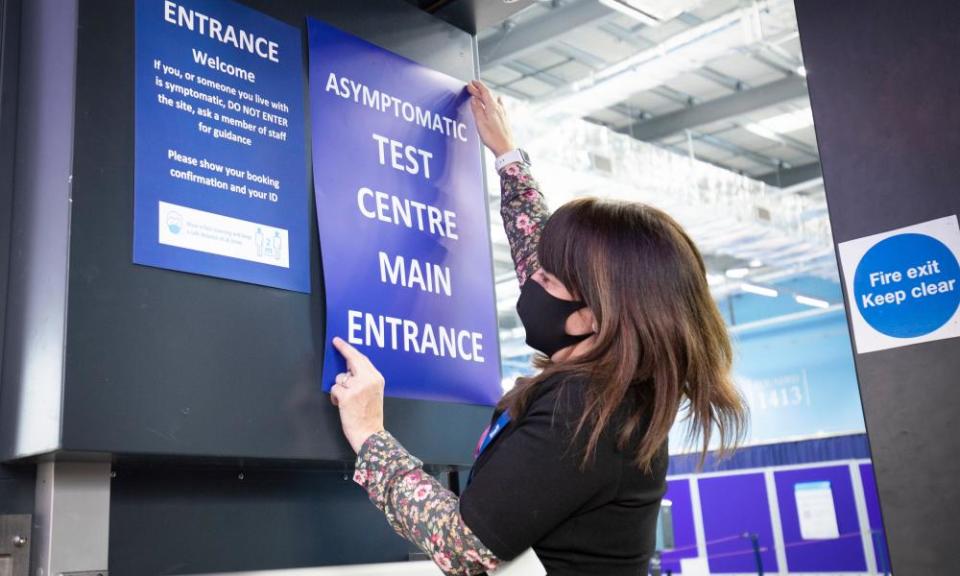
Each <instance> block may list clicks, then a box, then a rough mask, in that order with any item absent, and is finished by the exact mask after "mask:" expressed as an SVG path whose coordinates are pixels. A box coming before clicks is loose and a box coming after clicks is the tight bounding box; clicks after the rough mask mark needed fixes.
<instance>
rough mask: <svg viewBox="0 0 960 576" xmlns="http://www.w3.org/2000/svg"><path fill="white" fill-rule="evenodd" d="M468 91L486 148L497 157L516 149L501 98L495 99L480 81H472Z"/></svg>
mask: <svg viewBox="0 0 960 576" xmlns="http://www.w3.org/2000/svg"><path fill="white" fill-rule="evenodd" d="M467 91H468V92H470V95H471V96H472V98H470V108H471V109H472V110H473V116H474V118H476V119H477V132H479V133H480V140H482V141H483V143H484V144H485V145H486V147H487V148H489V149H490V151H491V152H493V153H494V155H496V156H502V155H504V154H506V153H507V152H509V151H511V150H513V149H514V148H516V146H514V144H513V134H512V133H511V132H510V124H509V123H508V122H507V113H506V111H505V110H504V109H503V103H502V102H501V101H500V98H494V96H493V94H491V93H490V89H489V88H487V87H486V85H485V84H484V83H483V82H481V81H479V80H471V81H470V83H469V84H467Z"/></svg>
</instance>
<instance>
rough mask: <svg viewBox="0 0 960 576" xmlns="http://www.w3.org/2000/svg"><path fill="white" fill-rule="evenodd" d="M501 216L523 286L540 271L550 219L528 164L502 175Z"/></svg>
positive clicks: (515, 165)
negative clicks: (540, 250) (543, 239)
mask: <svg viewBox="0 0 960 576" xmlns="http://www.w3.org/2000/svg"><path fill="white" fill-rule="evenodd" d="M500 215H501V216H502V217H503V227H504V229H505V230H506V231H507V240H508V241H509V242H510V252H511V254H512V255H513V264H514V266H516V268H517V278H518V279H519V280H520V285H521V286H523V283H524V282H526V281H527V278H529V277H530V276H531V275H532V274H533V273H534V272H536V271H537V270H538V269H539V268H540V263H539V262H538V261H537V244H539V243H540V234H541V232H542V230H543V225H544V224H546V223H547V218H549V217H550V211H549V210H547V203H546V202H545V201H544V199H543V194H541V193H540V185H539V184H538V183H537V181H536V180H534V178H533V176H532V175H531V174H530V167H529V166H527V165H525V164H519V163H515V164H510V165H508V166H507V167H506V168H504V169H503V171H502V172H501V173H500Z"/></svg>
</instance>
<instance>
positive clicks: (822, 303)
mask: <svg viewBox="0 0 960 576" xmlns="http://www.w3.org/2000/svg"><path fill="white" fill-rule="evenodd" d="M793 299H794V300H796V301H797V304H804V305H806V306H813V307H814V308H829V307H830V303H829V302H827V301H826V300H820V299H819V298H810V297H809V296H801V295H800V294H797V295H795V296H794V297H793Z"/></svg>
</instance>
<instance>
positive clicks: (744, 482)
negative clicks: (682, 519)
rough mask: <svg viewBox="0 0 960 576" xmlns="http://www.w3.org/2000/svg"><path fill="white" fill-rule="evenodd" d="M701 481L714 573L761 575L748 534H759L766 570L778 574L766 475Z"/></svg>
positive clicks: (742, 475)
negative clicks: (758, 573)
mask: <svg viewBox="0 0 960 576" xmlns="http://www.w3.org/2000/svg"><path fill="white" fill-rule="evenodd" d="M697 482H698V486H699V489H700V508H701V513H702V514H703V532H704V536H705V538H706V544H707V556H708V557H709V560H710V562H709V564H710V572H712V573H715V574H730V573H756V572H757V563H756V560H755V558H754V553H753V548H752V545H751V543H750V540H749V539H748V538H745V537H744V534H756V535H757V537H758V538H759V541H760V544H761V546H762V548H761V554H760V556H761V558H762V560H763V567H764V570H765V571H771V572H776V571H777V570H778V569H779V567H778V566H777V557H776V553H775V550H774V547H773V542H774V538H773V524H772V522H771V521H770V502H769V500H768V498H767V487H766V481H765V479H764V477H763V474H762V473H751V474H735V475H729V476H714V477H709V478H700V479H699V480H698V481H697Z"/></svg>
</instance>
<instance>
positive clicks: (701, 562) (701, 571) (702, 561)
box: [680, 558, 710, 576]
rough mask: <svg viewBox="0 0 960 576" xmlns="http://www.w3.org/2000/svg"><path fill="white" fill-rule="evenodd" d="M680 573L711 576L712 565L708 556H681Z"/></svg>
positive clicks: (685, 575)
mask: <svg viewBox="0 0 960 576" xmlns="http://www.w3.org/2000/svg"><path fill="white" fill-rule="evenodd" d="M680 573H681V574H683V576H709V575H710V565H709V563H708V560H707V558H681V559H680Z"/></svg>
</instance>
